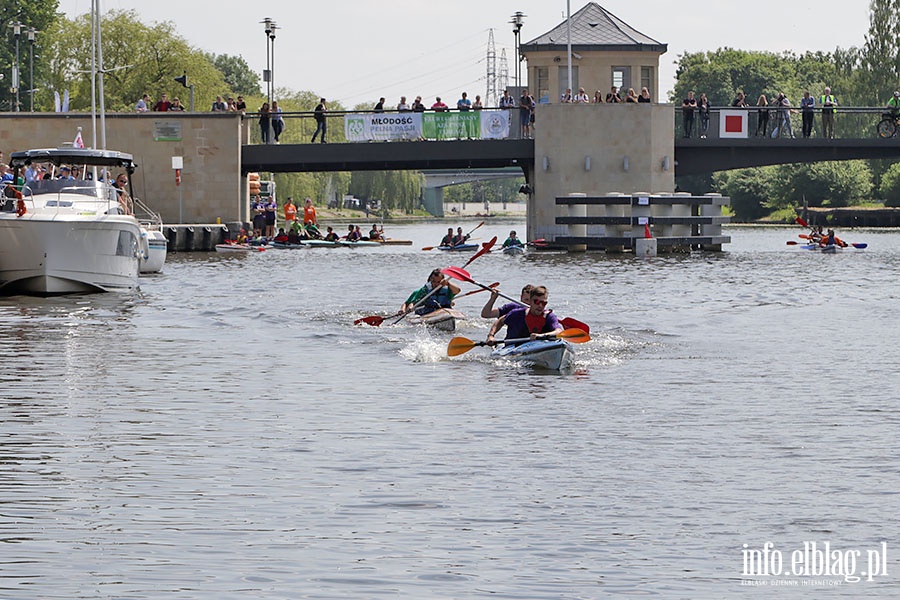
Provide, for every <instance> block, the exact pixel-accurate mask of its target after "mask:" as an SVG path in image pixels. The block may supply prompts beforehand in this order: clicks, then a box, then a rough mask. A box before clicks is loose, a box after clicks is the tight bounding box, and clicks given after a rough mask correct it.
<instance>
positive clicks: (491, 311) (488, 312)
mask: <svg viewBox="0 0 900 600" xmlns="http://www.w3.org/2000/svg"><path fill="white" fill-rule="evenodd" d="M499 297H500V295H499V294H498V293H497V292H496V291H495V290H494V289H491V297H490V298H488V301H487V302H486V303H485V305H484V306H483V307H482V308H481V318H482V319H496V318H497V317H499V316H500V309H499V308H494V302H496V301H497V298H499Z"/></svg>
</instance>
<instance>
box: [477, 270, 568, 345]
mask: <svg viewBox="0 0 900 600" xmlns="http://www.w3.org/2000/svg"><path fill="white" fill-rule="evenodd" d="M548 298H549V292H548V291H547V288H546V287H544V286H542V285H539V286H537V287H534V288H532V289H531V292H530V294H529V300H528V304H529V306H528V307H527V308H526V307H521V308H517V309H515V310H513V311H511V312H509V313H507V314H506V315H504V316H502V317H500V318H499V319H497V320H496V321H495V322H494V324H493V325H491V330H490V331H489V332H488V336H487V344H488V345H489V346H494V345H496V344H498V343H500V342H499V341H497V340H496V339H494V336H495V335H496V334H497V332H499V331H500V329H502V328H503V326H504V325H505V326H506V339H508V340H513V339H520V338H523V339H531V340H547V339H552V338H554V337H556V335H557V334H559V333H562V331H563V328H562V326H561V325H560V324H559V319H557V318H556V315H555V314H553V313H552V312H551V311H549V310H547V300H548Z"/></svg>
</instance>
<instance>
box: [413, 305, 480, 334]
mask: <svg viewBox="0 0 900 600" xmlns="http://www.w3.org/2000/svg"><path fill="white" fill-rule="evenodd" d="M465 318H466V315H464V314H463V313H461V312H459V311H458V310H455V309H452V308H439V309H437V310H435V311H433V312H430V313H428V314H425V315H416V314H413V315H410V317H409V322H410V323H412V324H413V325H428V326H429V327H434V328H435V329H440V330H441V331H454V330H456V322H457V321H458V320H465Z"/></svg>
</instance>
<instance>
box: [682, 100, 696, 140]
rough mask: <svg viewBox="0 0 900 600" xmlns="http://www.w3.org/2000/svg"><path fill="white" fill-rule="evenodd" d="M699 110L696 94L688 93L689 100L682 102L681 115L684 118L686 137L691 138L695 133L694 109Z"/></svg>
mask: <svg viewBox="0 0 900 600" xmlns="http://www.w3.org/2000/svg"><path fill="white" fill-rule="evenodd" d="M695 108H697V99H696V98H694V92H688V95H687V98H685V99H684V100H682V101H681V113H682V115H683V117H684V137H686V138H689V137H691V133H692V132H693V131H694V109H695Z"/></svg>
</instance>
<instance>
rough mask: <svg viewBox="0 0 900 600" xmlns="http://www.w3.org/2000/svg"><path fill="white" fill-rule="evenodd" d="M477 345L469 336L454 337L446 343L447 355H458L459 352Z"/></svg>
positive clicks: (461, 352)
mask: <svg viewBox="0 0 900 600" xmlns="http://www.w3.org/2000/svg"><path fill="white" fill-rule="evenodd" d="M477 345H478V342H473V341H472V340H470V339H469V338H464V337H455V338H453V339H452V340H450V343H449V344H447V356H459V355H460V354H465V353H466V352H468V351H469V350H471V349H472V348H474V347H475V346H477Z"/></svg>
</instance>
